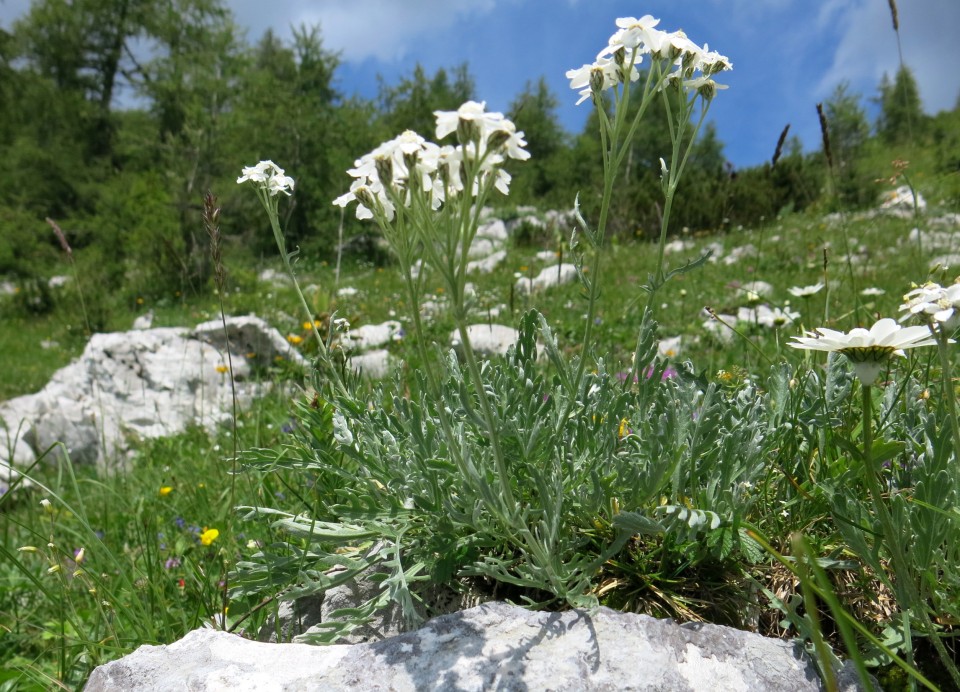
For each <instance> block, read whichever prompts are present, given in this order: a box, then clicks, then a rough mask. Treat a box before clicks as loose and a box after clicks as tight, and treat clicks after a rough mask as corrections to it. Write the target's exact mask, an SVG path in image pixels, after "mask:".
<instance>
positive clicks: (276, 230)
mask: <svg viewBox="0 0 960 692" xmlns="http://www.w3.org/2000/svg"><path fill="white" fill-rule="evenodd" d="M257 194H259V195H260V201H261V203H262V204H263V207H264V209H266V211H267V216H268V217H269V219H270V228H271V229H272V230H273V238H274V240H275V241H276V243H277V249H278V250H279V251H280V257H281V258H282V259H283V265H284V267H285V268H286V270H287V273H288V274H289V275H290V279H291V280H292V281H293V287H294V289H295V290H296V291H297V297H298V298H299V299H300V306H301V307H302V308H303V312H304V314H305V315H306V316H307V320H308V321H309V322H310V329H311V330H312V331H313V335H314V337H315V338H316V340H317V348H318V353H319V356H320V359H321V360H322V361H323V363H324V364H325V365H327V366H329V365H330V353H329V351H328V350H327V344H326V342H325V341H324V340H323V337H322V336H320V330H318V329H317V325H316V322H315V321H314V319H313V311H312V310H311V309H310V306H309V305H307V299H306V298H305V297H304V295H303V291H302V290H300V282H299V281H297V273H296V272H295V271H294V269H293V263H292V262H290V254H289V253H288V252H287V242H286V239H285V238H284V237H283V231H282V230H281V228H280V219H279V214H278V212H277V201H276V197H271V196H270V193H269V192H267V190H266V189H265V188H264V187H262V186H261V187H258V188H257ZM327 371H328V374H329V375H330V376H331V378H332V379H333V383H334V385H335V386H336V388H337V389H338V390H339V392H340V393H341V394H344V395H345V394H347V393H348V392H347V389H346V386H345V385H344V384H343V380H342V379H340V375H339V373H337V369H336V368H334V367H327Z"/></svg>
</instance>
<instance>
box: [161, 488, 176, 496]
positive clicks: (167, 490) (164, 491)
mask: <svg viewBox="0 0 960 692" xmlns="http://www.w3.org/2000/svg"><path fill="white" fill-rule="evenodd" d="M172 492H173V488H172V487H171V486H169V485H164V486H162V487H161V488H160V497H166V496H167V495H169V494H170V493H172Z"/></svg>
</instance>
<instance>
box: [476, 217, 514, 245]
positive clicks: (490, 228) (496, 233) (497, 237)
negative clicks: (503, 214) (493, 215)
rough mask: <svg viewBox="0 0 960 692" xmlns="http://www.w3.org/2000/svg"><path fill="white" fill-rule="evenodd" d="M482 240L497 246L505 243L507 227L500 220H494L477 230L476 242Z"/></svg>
mask: <svg viewBox="0 0 960 692" xmlns="http://www.w3.org/2000/svg"><path fill="white" fill-rule="evenodd" d="M481 238H484V239H487V240H489V241H493V242H495V243H498V244H503V243H505V242H506V241H507V226H506V224H504V223H503V221H502V220H500V219H494V220H493V221H491V222H489V223H485V224H483V225H482V226H480V227H479V228H478V229H477V238H476V239H477V240H479V239H481Z"/></svg>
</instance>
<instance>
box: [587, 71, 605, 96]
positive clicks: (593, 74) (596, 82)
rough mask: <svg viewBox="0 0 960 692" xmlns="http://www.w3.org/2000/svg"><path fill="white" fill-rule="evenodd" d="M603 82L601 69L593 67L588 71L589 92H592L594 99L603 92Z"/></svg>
mask: <svg viewBox="0 0 960 692" xmlns="http://www.w3.org/2000/svg"><path fill="white" fill-rule="evenodd" d="M604 82H605V80H604V77H603V69H602V68H600V67H594V68H593V69H592V70H590V91H592V92H593V95H594V97H599V95H600V92H601V91H603V85H604Z"/></svg>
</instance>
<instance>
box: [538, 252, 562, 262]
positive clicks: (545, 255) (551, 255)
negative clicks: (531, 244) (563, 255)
mask: <svg viewBox="0 0 960 692" xmlns="http://www.w3.org/2000/svg"><path fill="white" fill-rule="evenodd" d="M534 257H536V259H537V260H538V261H540V262H553V261H555V260H556V259H557V251H556V250H541V251H540V252H538V253H537V254H536V255H534Z"/></svg>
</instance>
